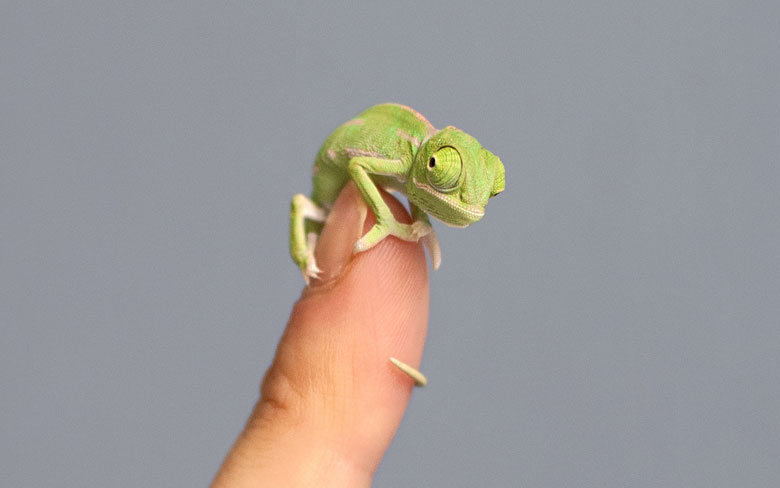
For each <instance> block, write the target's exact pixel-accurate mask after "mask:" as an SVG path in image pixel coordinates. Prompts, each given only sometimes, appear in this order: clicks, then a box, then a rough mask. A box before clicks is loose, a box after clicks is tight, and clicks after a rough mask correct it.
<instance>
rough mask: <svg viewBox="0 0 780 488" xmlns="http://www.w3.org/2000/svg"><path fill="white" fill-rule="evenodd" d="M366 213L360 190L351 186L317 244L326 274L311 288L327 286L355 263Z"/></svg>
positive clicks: (331, 215)
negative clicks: (356, 248) (350, 263)
mask: <svg viewBox="0 0 780 488" xmlns="http://www.w3.org/2000/svg"><path fill="white" fill-rule="evenodd" d="M366 211H367V208H366V204H365V202H364V201H363V199H362V198H361V197H360V193H359V192H358V191H357V188H356V187H355V185H354V184H353V183H349V184H348V185H347V186H345V187H344V189H343V190H342V192H341V194H340V195H339V197H338V198H337V199H336V202H335V203H334V204H333V208H331V210H330V213H329V214H328V218H327V219H326V220H325V226H324V227H323V229H322V232H321V233H320V237H319V240H318V241H317V247H316V249H315V250H314V256H315V259H316V260H317V266H318V267H319V268H320V270H322V271H321V273H320V276H319V278H318V279H316V280H312V283H311V286H318V285H321V284H323V283H327V282H328V281H331V280H333V279H334V278H336V277H337V276H338V275H340V274H341V272H342V271H343V270H344V268H345V267H346V265H347V264H348V263H349V261H350V260H351V259H352V247H353V246H354V244H355V242H357V240H358V239H359V238H360V235H361V233H362V230H363V221H364V220H365V217H366Z"/></svg>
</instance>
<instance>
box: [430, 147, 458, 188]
mask: <svg viewBox="0 0 780 488" xmlns="http://www.w3.org/2000/svg"><path fill="white" fill-rule="evenodd" d="M427 170H428V182H429V183H430V184H431V185H432V186H433V187H434V188H436V189H437V190H440V191H448V190H452V189H454V188H455V187H456V186H458V181H460V173H461V171H462V170H463V162H462V161H461V159H460V154H459V153H458V151H457V150H456V149H455V148H454V147H450V146H444V147H442V148H440V149H438V150H436V152H434V153H433V154H432V155H431V157H430V159H429V160H428V165H427Z"/></svg>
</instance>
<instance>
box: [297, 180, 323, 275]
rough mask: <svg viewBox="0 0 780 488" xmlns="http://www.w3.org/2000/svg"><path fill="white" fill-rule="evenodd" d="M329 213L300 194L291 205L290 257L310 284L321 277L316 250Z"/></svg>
mask: <svg viewBox="0 0 780 488" xmlns="http://www.w3.org/2000/svg"><path fill="white" fill-rule="evenodd" d="M327 216H328V211H327V210H325V209H323V208H320V207H318V206H317V205H316V204H315V203H314V202H312V201H311V200H309V199H308V198H307V197H306V195H303V194H300V193H299V194H298V195H295V196H294V197H293V199H292V203H291V205H290V255H291V256H292V258H293V261H295V264H297V265H298V267H299V268H300V269H301V274H303V279H304V281H306V284H307V285H308V284H309V281H310V279H311V278H317V277H318V276H319V273H320V272H321V271H320V268H319V267H318V266H317V262H316V260H315V259H314V248H315V246H316V244H317V237H318V235H319V232H320V230H321V229H322V225H323V222H325V218H326V217H327Z"/></svg>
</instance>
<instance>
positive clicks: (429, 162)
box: [428, 158, 436, 168]
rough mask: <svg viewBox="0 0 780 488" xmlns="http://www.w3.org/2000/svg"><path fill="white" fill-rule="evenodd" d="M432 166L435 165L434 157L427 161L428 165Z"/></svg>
mask: <svg viewBox="0 0 780 488" xmlns="http://www.w3.org/2000/svg"><path fill="white" fill-rule="evenodd" d="M434 166H436V158H431V160H430V161H428V167H429V168H433V167H434Z"/></svg>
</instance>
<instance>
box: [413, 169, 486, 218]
mask: <svg viewBox="0 0 780 488" xmlns="http://www.w3.org/2000/svg"><path fill="white" fill-rule="evenodd" d="M412 181H413V182H414V186H416V187H417V188H419V189H421V190H422V191H424V192H426V193H428V194H429V195H431V196H432V197H434V198H436V199H437V200H439V201H441V202H443V203H445V204H447V206H448V207H450V208H451V209H453V210H455V211H457V212H458V213H459V214H460V215H463V216H464V217H466V222H465V224H464V225H463V227H465V226H467V225H469V224H470V223H472V222H476V221H477V220H479V219H481V218H482V217H483V216H484V215H485V209H484V208H482V207H480V206H479V205H468V204H465V203H463V202H461V201H460V200H458V199H457V198H454V197H451V196H450V195H445V194H442V193H440V192H437V191H436V190H434V189H433V188H431V187H430V186H429V185H427V184H425V183H420V182H419V181H417V178H414V177H413V178H412ZM429 213H431V215H433V216H434V217H436V218H438V219H439V220H441V221H442V222H444V223H445V224H448V225H452V223H451V222H447V221H446V220H445V219H443V218H441V217H440V216H438V215H436V213H435V212H429Z"/></svg>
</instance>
